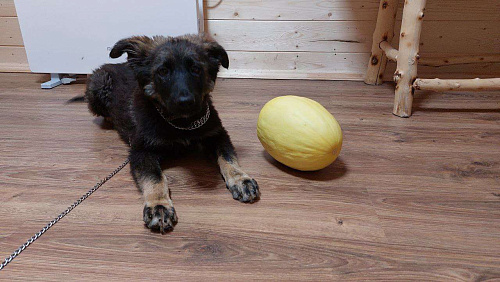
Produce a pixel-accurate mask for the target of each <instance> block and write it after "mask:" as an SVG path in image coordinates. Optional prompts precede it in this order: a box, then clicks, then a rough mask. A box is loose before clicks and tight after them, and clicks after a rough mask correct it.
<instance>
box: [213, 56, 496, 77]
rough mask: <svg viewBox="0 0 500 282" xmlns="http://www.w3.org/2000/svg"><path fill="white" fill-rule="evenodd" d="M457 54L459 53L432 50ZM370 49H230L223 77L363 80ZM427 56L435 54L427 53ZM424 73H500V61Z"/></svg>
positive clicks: (389, 73) (390, 70)
mask: <svg viewBox="0 0 500 282" xmlns="http://www.w3.org/2000/svg"><path fill="white" fill-rule="evenodd" d="M432 55H434V56H453V55H456V54H432ZM369 56H370V55H369V54H368V53H316V52H315V53H312V52H240V51H229V59H230V63H229V69H228V70H226V69H223V68H221V72H220V76H221V77H231V78H238V77H241V78H270V79H271V78H278V79H285V78H291V79H332V80H333V79H342V80H362V79H363V75H364V72H365V70H366V63H367V62H368V58H369ZM423 56H431V55H428V54H424V55H423ZM395 68H396V67H395V64H394V63H392V62H390V63H389V65H388V67H387V71H386V75H385V78H386V79H388V80H391V79H392V75H393V73H394V70H395ZM419 74H420V77H429V78H434V77H441V78H457V77H462V78H476V77H483V78H486V77H500V67H499V64H498V63H496V64H494V63H489V64H469V65H466V66H461V65H453V66H442V67H426V66H419Z"/></svg>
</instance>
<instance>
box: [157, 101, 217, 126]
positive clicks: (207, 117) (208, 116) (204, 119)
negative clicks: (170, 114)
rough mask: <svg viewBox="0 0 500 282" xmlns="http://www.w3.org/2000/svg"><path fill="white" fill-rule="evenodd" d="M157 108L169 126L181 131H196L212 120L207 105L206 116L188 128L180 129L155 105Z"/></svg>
mask: <svg viewBox="0 0 500 282" xmlns="http://www.w3.org/2000/svg"><path fill="white" fill-rule="evenodd" d="M155 108H156V110H157V111H158V113H159V114H160V116H161V117H162V118H163V119H164V120H165V121H166V122H168V124H170V125H171V126H172V127H173V128H176V129H179V130H194V129H197V128H200V127H202V126H203V125H204V124H205V123H206V122H207V120H208V119H209V118H210V106H209V105H208V104H207V111H206V112H205V115H204V116H202V117H201V118H199V119H198V120H195V121H193V122H192V123H191V124H190V125H189V126H188V127H180V126H177V125H175V124H173V123H172V122H170V120H168V119H167V118H165V116H164V115H163V112H162V110H161V109H160V108H159V107H158V106H156V105H155Z"/></svg>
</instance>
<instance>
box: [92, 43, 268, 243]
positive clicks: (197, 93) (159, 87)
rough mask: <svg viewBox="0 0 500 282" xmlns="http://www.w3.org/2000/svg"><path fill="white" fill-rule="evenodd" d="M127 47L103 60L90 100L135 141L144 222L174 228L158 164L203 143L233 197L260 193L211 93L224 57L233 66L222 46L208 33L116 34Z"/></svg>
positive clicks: (121, 46)
mask: <svg viewBox="0 0 500 282" xmlns="http://www.w3.org/2000/svg"><path fill="white" fill-rule="evenodd" d="M123 53H127V55H128V58H127V62H126V63H123V64H105V65H103V66H101V67H100V68H98V69H96V70H95V71H94V72H93V74H92V75H91V76H90V78H89V79H88V82H87V89H86V91H85V100H86V101H87V102H88V106H89V109H90V111H91V112H92V113H93V114H94V115H96V116H103V117H104V118H105V119H107V120H110V121H111V122H112V123H113V125H114V128H115V129H116V130H117V131H118V133H119V134H120V137H121V138H122V139H123V140H124V141H125V142H127V143H129V144H130V167H131V172H132V176H133V178H134V181H135V183H136V184H137V186H138V187H139V189H140V190H141V191H142V193H143V196H144V211H143V218H144V222H145V223H146V226H147V227H148V228H150V229H155V230H159V231H160V232H162V233H163V232H165V231H171V230H173V227H174V225H175V224H176V223H177V215H176V213H175V209H174V206H173V203H172V199H171V198H170V190H169V188H168V186H167V178H166V176H165V175H164V174H163V172H162V169H161V166H160V164H161V163H162V161H163V160H166V159H167V158H169V157H171V156H177V155H178V154H179V153H182V152H187V151H192V150H194V149H195V148H199V147H201V148H203V149H204V150H205V151H206V152H207V153H208V154H209V155H212V156H213V157H214V158H215V159H217V163H218V165H219V167H220V172H221V174H222V177H223V178H224V181H225V182H226V187H227V188H228V189H229V191H230V192H231V193H232V196H233V198H234V199H236V200H239V201H241V202H254V201H255V200H257V199H258V198H259V195H260V192H259V186H258V185H257V182H256V181H255V180H254V179H252V178H251V177H250V176H248V174H246V173H245V172H244V171H243V170H242V169H241V167H240V166H239V165H238V160H237V158H236V153H235V151H234V147H233V145H232V143H231V140H230V138H229V135H228V134H227V131H226V130H225V129H224V127H223V126H222V123H221V120H220V118H219V116H218V114H217V111H216V110H215V108H214V106H213V104H212V100H211V97H210V92H211V91H212V90H213V88H214V85H215V80H216V78H217V73H218V71H219V65H222V66H223V67H224V68H228V67H229V58H228V56H227V53H226V51H225V50H224V48H222V47H221V46H220V45H219V44H218V43H217V42H215V41H213V40H211V39H210V38H208V37H207V36H205V35H185V36H180V37H163V36H155V37H152V38H150V37H147V36H134V37H130V38H126V39H122V40H120V41H118V42H117V43H116V44H115V45H114V47H113V49H112V50H111V52H110V57H111V58H118V57H120V56H121V55H122V54H123ZM200 145H201V146H200Z"/></svg>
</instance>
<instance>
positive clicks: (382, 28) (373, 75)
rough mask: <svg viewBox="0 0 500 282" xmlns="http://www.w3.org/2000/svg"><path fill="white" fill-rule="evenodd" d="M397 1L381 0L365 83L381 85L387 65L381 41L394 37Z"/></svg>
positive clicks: (388, 40)
mask: <svg viewBox="0 0 500 282" xmlns="http://www.w3.org/2000/svg"><path fill="white" fill-rule="evenodd" d="M398 2H399V1H398V0H381V1H380V6H379V10H378V16H377V24H376V26H375V32H373V39H372V51H371V55H370V60H369V61H368V69H367V70H366V77H365V83H367V84H381V83H382V82H383V79H384V71H385V67H386V65H387V57H386V56H385V55H384V52H383V51H382V49H380V46H379V43H380V42H382V41H387V42H391V41H392V38H393V37H394V22H395V20H396V13H397V12H398Z"/></svg>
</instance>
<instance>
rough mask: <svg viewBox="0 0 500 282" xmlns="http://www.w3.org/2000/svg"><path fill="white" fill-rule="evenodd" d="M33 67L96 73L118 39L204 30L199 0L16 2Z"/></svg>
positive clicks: (46, 71)
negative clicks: (198, 9) (199, 16)
mask: <svg viewBox="0 0 500 282" xmlns="http://www.w3.org/2000/svg"><path fill="white" fill-rule="evenodd" d="M15 5H16V10H17V15H18V17H19V24H20V26H21V32H22V35H23V40H24V45H25V47H26V53H27V56H28V62H29V65H30V69H31V71H33V72H43V73H91V71H92V70H93V69H95V68H97V67H98V66H100V65H101V64H103V63H107V62H113V63H117V62H122V61H124V60H125V56H123V57H122V58H120V59H117V60H113V59H110V58H109V51H110V50H111V47H112V46H113V45H114V43H116V42H117V41H118V40H120V39H122V38H125V37H128V36H132V35H148V36H153V35H171V36H177V35H182V34H186V33H197V32H198V15H197V1H196V0H183V1H178V0H85V1H78V0H44V1H40V0H16V1H15Z"/></svg>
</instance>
